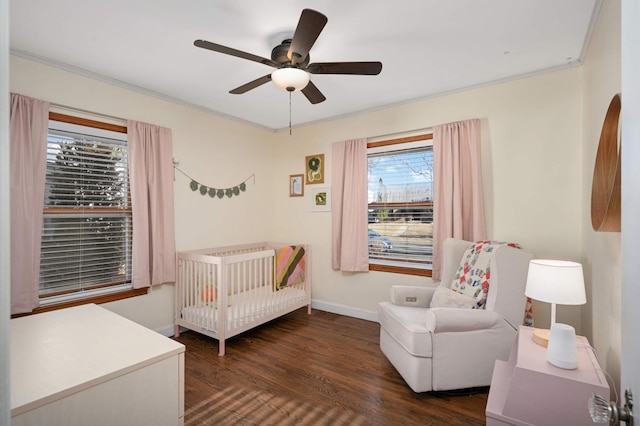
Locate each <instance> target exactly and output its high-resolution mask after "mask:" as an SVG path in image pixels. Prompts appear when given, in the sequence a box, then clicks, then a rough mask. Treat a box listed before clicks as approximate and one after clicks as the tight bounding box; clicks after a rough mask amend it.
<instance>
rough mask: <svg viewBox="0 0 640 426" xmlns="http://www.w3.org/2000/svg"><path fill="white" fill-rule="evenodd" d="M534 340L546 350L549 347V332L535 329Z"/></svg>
mask: <svg viewBox="0 0 640 426" xmlns="http://www.w3.org/2000/svg"><path fill="white" fill-rule="evenodd" d="M532 339H533V341H534V342H536V343H537V344H539V345H540V346H544V347H545V348H546V347H547V346H549V330H545V329H542V328H536V329H534V330H533V337H532Z"/></svg>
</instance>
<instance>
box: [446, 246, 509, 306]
mask: <svg viewBox="0 0 640 426" xmlns="http://www.w3.org/2000/svg"><path fill="white" fill-rule="evenodd" d="M505 245H506V246H510V247H515V248H519V247H518V245H517V244H514V243H504V242H499V241H478V242H476V243H473V244H471V245H470V246H469V248H467V250H466V251H465V252H464V255H463V256H462V260H461V262H460V266H459V267H458V271H457V272H456V275H455V276H454V277H453V281H452V282H451V290H453V291H455V292H458V293H461V294H464V295H466V296H469V297H472V298H473V299H474V300H475V306H474V309H484V307H485V305H486V303H487V294H488V293H489V283H490V279H491V270H490V267H489V264H490V259H491V253H492V252H493V251H494V250H495V249H497V248H498V247H501V246H505Z"/></svg>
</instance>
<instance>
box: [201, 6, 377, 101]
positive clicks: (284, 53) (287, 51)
mask: <svg viewBox="0 0 640 426" xmlns="http://www.w3.org/2000/svg"><path fill="white" fill-rule="evenodd" d="M326 23H327V17H326V16H325V15H323V14H322V13H320V12H316V11H315V10H312V9H304V10H303V11H302V14H301V15H300V20H299V21H298V25H297V27H296V29H295V32H294V33H293V38H292V39H287V40H284V41H283V42H282V43H281V44H279V45H278V46H276V47H274V48H273V50H272V51H271V59H267V58H263V57H261V56H257V55H253V54H251V53H247V52H243V51H240V50H236V49H232V48H230V47H226V46H222V45H220V44H216V43H211V42H210V41H206V40H196V41H194V42H193V44H194V45H195V46H197V47H201V48H203V49H208V50H213V51H214V52H219V53H224V54H226V55H231V56H235V57H238V58H242V59H248V60H250V61H254V62H259V63H261V64H265V65H268V66H270V67H273V68H276V70H275V71H273V72H272V73H270V74H267V75H265V76H262V77H260V78H257V79H255V80H253V81H250V82H249V83H246V84H243V85H242V86H239V87H236V88H235V89H233V90H230V91H229V93H232V94H235V95H239V94H242V93H246V92H248V91H249V90H251V89H255V88H256V87H258V86H261V85H263V84H265V83H267V82H269V81H273V82H274V83H275V84H276V86H278V87H280V88H281V89H284V90H286V91H288V92H293V91H298V90H300V91H302V93H303V94H304V95H305V96H306V97H307V99H308V100H309V102H311V103H312V104H317V103H320V102H322V101H324V100H325V99H326V98H325V96H324V95H323V94H322V92H320V90H319V89H318V88H317V87H316V86H315V84H313V83H312V82H311V81H310V79H309V74H351V75H378V74H380V71H382V63H380V62H314V63H309V62H310V59H309V50H311V47H312V46H313V44H314V43H315V41H316V39H317V38H318V36H319V35H320V32H321V31H322V29H323V28H324V26H325V25H326Z"/></svg>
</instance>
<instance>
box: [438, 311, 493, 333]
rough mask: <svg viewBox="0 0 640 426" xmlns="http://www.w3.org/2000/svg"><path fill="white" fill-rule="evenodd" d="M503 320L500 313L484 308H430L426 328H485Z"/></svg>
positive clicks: (473, 329)
mask: <svg viewBox="0 0 640 426" xmlns="http://www.w3.org/2000/svg"><path fill="white" fill-rule="evenodd" d="M500 320H503V317H502V315H500V314H499V313H497V312H494V311H487V310H484V309H460V308H431V309H429V310H428V311H427V329H428V330H429V331H431V332H432V333H447V332H452V331H453V332H460V331H475V330H486V329H489V328H492V327H493V326H495V325H496V324H498V323H499V322H500Z"/></svg>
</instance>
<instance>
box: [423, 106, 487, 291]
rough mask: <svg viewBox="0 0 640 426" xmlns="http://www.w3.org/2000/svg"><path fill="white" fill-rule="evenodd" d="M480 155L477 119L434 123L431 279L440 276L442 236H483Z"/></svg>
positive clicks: (478, 121)
mask: <svg viewBox="0 0 640 426" xmlns="http://www.w3.org/2000/svg"><path fill="white" fill-rule="evenodd" d="M480 157H481V150H480V120H478V119H474V120H467V121H459V122H456V123H449V124H443V125H440V126H436V127H434V129H433V170H434V182H435V183H434V197H433V198H434V204H435V207H434V212H433V224H434V229H433V271H432V273H433V279H436V280H439V279H440V277H441V273H442V244H443V242H444V240H445V239H447V238H450V237H452V238H461V239H464V240H468V241H478V240H482V239H485V237H486V235H485V223H484V205H483V201H482V169H481V167H480Z"/></svg>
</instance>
